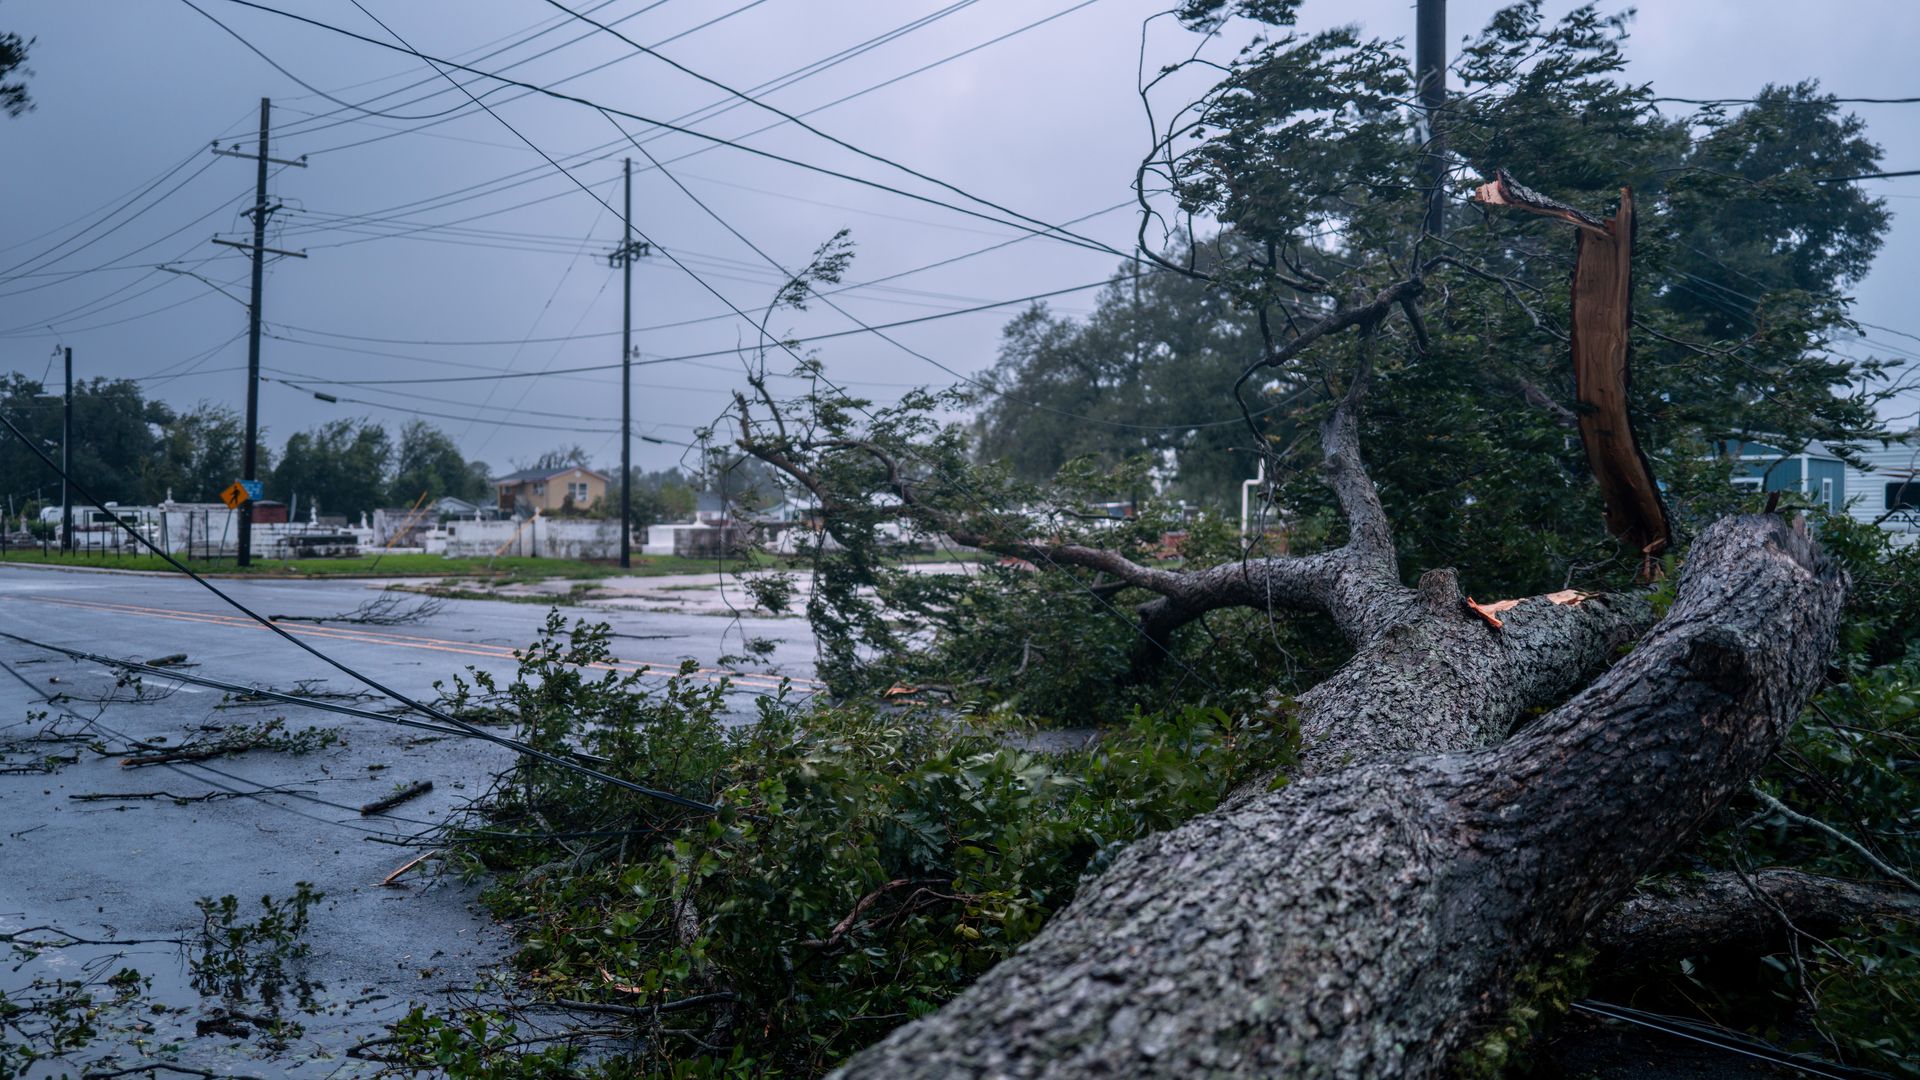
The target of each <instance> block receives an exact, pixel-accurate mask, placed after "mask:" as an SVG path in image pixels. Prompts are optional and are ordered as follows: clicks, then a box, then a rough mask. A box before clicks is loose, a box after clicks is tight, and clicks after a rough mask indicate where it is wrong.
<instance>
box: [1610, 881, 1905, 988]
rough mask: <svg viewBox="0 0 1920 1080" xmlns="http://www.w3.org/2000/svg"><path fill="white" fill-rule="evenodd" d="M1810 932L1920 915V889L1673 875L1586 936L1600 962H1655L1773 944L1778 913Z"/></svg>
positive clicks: (1778, 934) (1779, 932) (1780, 934)
mask: <svg viewBox="0 0 1920 1080" xmlns="http://www.w3.org/2000/svg"><path fill="white" fill-rule="evenodd" d="M1782 915H1785V917H1786V918H1787V919H1789V920H1791V921H1792V923H1793V925H1794V926H1795V927H1796V928H1798V929H1799V930H1801V931H1803V932H1805V933H1809V934H1825V933H1831V932H1833V931H1836V930H1840V929H1843V928H1845V927H1847V926H1849V925H1851V924H1854V923H1858V922H1862V921H1865V920H1868V919H1902V920H1905V921H1908V922H1920V894H1915V893H1914V892H1912V891H1911V890H1909V889H1906V888H1903V887H1898V886H1892V885H1881V884H1874V883H1868V882H1860V881H1844V880H1841V879H1839V878H1830V877H1822V876H1820V875H1818V874H1808V873H1805V872H1803V871H1799V870H1788V869H1772V870H1759V871H1755V872H1754V873H1751V874H1747V875H1744V876H1743V875H1740V874H1733V873H1716V874H1708V875H1706V876H1705V877H1700V878H1676V879H1673V880H1669V881H1662V882H1659V883H1658V884H1656V885H1654V886H1652V887H1650V888H1645V889H1642V890H1641V891H1640V892H1638V893H1636V894H1634V896H1633V897H1632V898H1631V899H1629V900H1628V901H1627V902H1626V903H1624V904H1622V905H1620V906H1619V907H1617V908H1615V909H1614V910H1613V912H1612V913H1611V914H1609V915H1608V916H1607V917H1606V918H1604V919H1602V920H1600V923H1599V924H1598V925H1597V926H1595V927H1594V928H1593V931H1592V933H1590V934H1589V935H1588V937H1587V940H1588V941H1589V942H1590V943H1591V944H1593V945H1594V946H1595V947H1597V948H1598V949H1599V950H1600V954H1601V956H1600V959H1601V961H1602V963H1606V964H1614V965H1617V964H1622V963H1655V962H1659V961H1663V960H1673V959H1678V958H1680V957H1685V956H1695V955H1698V954H1700V953H1708V952H1719V951H1722V950H1730V949H1743V950H1748V951H1752V952H1765V951H1769V950H1771V949H1774V948H1777V947H1778V946H1779V943H1780V942H1781V941H1782V940H1783V939H1784V938H1785V936H1786V934H1787V933H1788V931H1787V928H1786V927H1785V926H1783V925H1782V924H1781V916H1782Z"/></svg>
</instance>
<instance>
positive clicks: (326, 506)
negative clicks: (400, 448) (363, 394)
mask: <svg viewBox="0 0 1920 1080" xmlns="http://www.w3.org/2000/svg"><path fill="white" fill-rule="evenodd" d="M392 462H393V440H392V439H391V438H390V437H389V436H388V435H387V429H386V428H383V427H381V426H380V425H379V424H376V423H373V422H372V421H368V420H334V421H330V422H328V423H325V424H322V425H320V426H319V427H317V428H314V429H313V430H311V431H301V432H296V433H294V434H293V435H292V436H291V437H289V438H288V439H287V446H286V449H285V451H283V452H282V454H281V456H280V464H279V465H278V466H276V467H275V468H274V470H273V477H272V479H271V480H269V481H268V483H267V493H268V494H269V495H270V496H271V497H272V498H275V499H279V500H281V501H282V502H287V501H290V500H291V499H292V498H293V497H294V496H295V495H298V496H299V497H300V500H301V502H302V503H303V504H305V505H308V506H313V507H317V508H318V509H319V511H320V512H321V513H324V514H345V515H347V516H348V517H356V516H358V515H359V514H360V513H362V512H371V511H372V510H373V509H375V508H376V507H379V506H381V505H383V504H385V503H386V501H387V477H388V475H389V473H390V471H391V465H392ZM412 501H413V500H412V499H411V498H409V499H408V500H407V502H408V503H409V504H411V503H412Z"/></svg>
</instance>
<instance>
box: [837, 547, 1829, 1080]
mask: <svg viewBox="0 0 1920 1080" xmlns="http://www.w3.org/2000/svg"><path fill="white" fill-rule="evenodd" d="M1843 592H1844V580H1843V575H1842V574H1841V573H1840V572H1839V571H1838V570H1837V569H1836V568H1834V567H1833V566H1832V565H1831V564H1829V563H1828V562H1827V561H1826V560H1824V559H1823V558H1821V557H1820V556H1819V555H1818V554H1817V553H1816V552H1815V550H1814V549H1813V546H1812V544H1811V542H1810V541H1809V540H1808V539H1807V538H1806V536H1805V535H1804V534H1803V533H1801V532H1799V531H1797V530H1794V529H1790V528H1789V527H1788V526H1787V525H1786V523H1784V522H1782V521H1781V520H1779V519H1778V518H1773V517H1762V516H1749V517H1743V518H1734V519H1728V520H1725V521H1722V522H1719V523H1717V524H1715V525H1714V526H1712V527H1711V528H1709V529H1708V530H1707V531H1706V532H1705V533H1703V534H1702V536H1701V537H1700V539H1699V540H1698V541H1697V542H1696V543H1695V545H1694V547H1693V550H1692V552H1691V553H1690V556H1689V559H1688V562H1687V566H1686V571H1685V575H1684V577H1683V579H1682V581H1681V583H1680V591H1679V595H1678V598H1677V600H1676V602H1675V604H1674V606H1673V608H1672V609H1671V610H1670V612H1669V613H1668V615H1667V617H1666V618H1665V619H1664V620H1662V621H1661V623H1660V624H1659V625H1658V626H1656V627H1655V628H1654V629H1653V631H1651V632H1650V633H1649V634H1648V635H1647V637H1646V638H1645V639H1643V640H1642V641H1641V642H1640V643H1639V644H1638V645H1637V646H1636V647H1635V649H1634V651H1633V652H1632V653H1631V654H1629V655H1628V656H1627V657H1626V658H1625V659H1624V660H1622V661H1620V662H1619V663H1618V664H1616V665H1615V666H1614V667H1613V668H1612V669H1611V670H1610V671H1608V672H1607V673H1606V674H1605V675H1604V676H1602V677H1601V678H1600V679H1599V680H1598V681H1596V682H1595V683H1593V685H1591V686H1589V687H1588V688H1587V689H1586V690H1584V691H1583V692H1581V693H1580V694H1578V695H1577V696H1575V697H1574V698H1573V699H1572V700H1570V701H1568V702H1567V703H1566V704H1565V705H1562V706H1561V707H1560V708H1558V709H1555V710H1554V711H1553V712H1551V713H1549V714H1547V715H1546V716H1544V717H1542V718H1541V719H1539V720H1538V721H1535V722H1534V723H1533V724H1531V725H1530V726H1528V727H1527V728H1525V729H1523V730H1522V731H1521V732H1520V733H1519V734H1517V735H1516V736H1514V737H1513V738H1511V739H1509V740H1507V741H1506V742H1504V743H1501V744H1499V745H1496V746H1492V747H1488V748H1486V749H1482V750H1478V751H1473V752H1464V753H1462V752H1451V753H1438V754H1428V755H1420V756H1412V757H1407V756H1403V755H1401V754H1398V753H1394V752H1392V751H1391V750H1388V751H1386V752H1384V753H1382V754H1381V755H1379V756H1369V749H1370V747H1369V745H1368V744H1367V743H1364V742H1362V743H1356V744H1351V745H1347V746H1345V747H1342V739H1341V736H1340V734H1339V723H1338V715H1339V714H1342V713H1345V712H1349V711H1351V709H1352V707H1354V706H1355V705H1356V704H1357V703H1358V698H1357V695H1360V694H1364V693H1366V692H1367V683H1366V681H1365V680H1364V679H1357V681H1356V683H1355V685H1354V687H1353V688H1351V689H1348V690H1346V691H1343V692H1341V693H1339V694H1332V693H1329V694H1325V695H1322V696H1321V697H1319V698H1318V699H1317V700H1314V701H1309V700H1307V699H1306V698H1303V699H1302V702H1301V709H1302V713H1303V726H1304V724H1305V722H1306V718H1305V714H1306V713H1308V712H1309V711H1314V712H1318V713H1321V714H1333V715H1331V716H1329V715H1322V716H1321V717H1318V718H1317V719H1318V720H1319V722H1320V723H1321V724H1322V725H1323V726H1324V727H1325V729H1326V731H1327V733H1328V734H1327V737H1326V739H1325V745H1326V747H1327V748H1328V750H1329V753H1330V755H1332V756H1331V757H1330V758H1325V759H1323V761H1324V762H1325V764H1323V766H1322V768H1321V770H1320V771H1319V773H1318V774H1317V775H1313V776H1309V777H1307V778H1305V779H1303V780H1299V781H1296V782H1294V783H1292V784H1289V785H1288V786H1286V787H1284V788H1281V789H1280V790H1278V791H1256V792H1251V793H1246V794H1244V795H1243V796H1242V797H1241V798H1239V799H1236V800H1234V801H1233V802H1232V803H1231V804H1230V805H1229V806H1227V807H1225V808H1223V809H1222V810H1218V811H1215V812H1213V813H1210V814H1205V815H1202V816H1200V817H1198V818H1195V819H1193V820H1192V821H1190V822H1188V823H1187V824H1185V825H1183V826H1181V827H1179V828H1177V829H1174V830H1172V831H1170V832H1167V833H1163V834H1160V835H1157V836H1154V837H1150V838H1148V839H1146V840H1144V841H1141V842H1139V843H1137V844H1135V845H1134V846H1133V847H1131V848H1130V849H1129V850H1128V851H1126V852H1125V853H1124V854H1122V855H1121V856H1120V857H1119V858H1118V859H1117V860H1116V861H1115V863H1114V865H1113V866H1112V868H1111V869H1109V870H1108V871H1107V872H1106V873H1104V874H1102V875H1101V876H1100V877H1098V878H1096V879H1094V880H1092V881H1090V882H1088V883H1087V884H1085V885H1084V886H1083V887H1082V889H1081V891H1080V894H1079V895H1078V896H1077V897H1076V898H1075V899H1074V901H1073V903H1072V904H1071V905H1069V906H1068V907H1067V908H1066V909H1065V910H1064V911H1062V912H1061V913H1060V914H1058V915H1056V916H1055V917H1054V919H1053V920H1052V921H1051V922H1049V923H1048V925H1047V927H1046V928H1045V929H1044V930H1042V931H1041V933H1040V934H1039V936H1038V937H1036V938H1035V939H1034V940H1033V941H1032V942H1030V943H1029V944H1028V945H1027V946H1026V947H1024V948H1023V949H1022V950H1021V951H1020V952H1019V953H1017V954H1016V955H1015V956H1013V957H1012V958H1010V959H1008V960H1007V961H1005V962H1003V963H1002V964H1000V965H999V966H998V967H996V968H995V969H993V970H992V971H990V972H988V973H987V974H986V975H985V976H983V977H982V978H981V979H980V980H979V981H978V982H977V983H975V984H974V985H973V986H972V987H971V988H969V989H968V990H967V991H966V992H965V993H963V994H962V995H961V996H960V997H959V998H957V999H955V1000H954V1001H953V1002H951V1003H949V1004H948V1005H947V1006H946V1007H945V1008H944V1009H942V1010H941V1011H940V1012H938V1013H936V1014H934V1015H933V1016H930V1017H927V1018H925V1019H922V1020H920V1021H917V1022H915V1023H913V1024H910V1025H908V1026H906V1027H903V1028H901V1029H899V1030H897V1031H896V1032H894V1033H893V1034H892V1035H891V1036H889V1037H888V1038H887V1039H885V1040H884V1041H882V1042H881V1043H879V1044H877V1045H876V1046H874V1047H871V1048H869V1049H868V1050H867V1051H865V1052H863V1053H862V1054H860V1055H858V1056H856V1057H855V1058H853V1059H852V1060H851V1061H849V1062H848V1063H847V1064H846V1065H845V1066H844V1068H843V1069H842V1071H841V1073H840V1075H843V1076H846V1077H862V1078H864V1077H888V1078H893V1077H934V1076H938V1077H954V1076H958V1077H968V1076H996V1077H998V1076H1006V1077H1028V1076H1041V1075H1047V1076H1094V1075H1100V1076H1183V1077H1184V1076H1194V1075H1208V1076H1273V1075H1285V1076H1302V1077H1376V1076H1396V1077H1431V1076H1436V1075H1440V1074H1441V1073H1442V1072H1444V1070H1445V1069H1446V1067H1447V1065H1448V1063H1449V1061H1450V1060H1452V1059H1453V1058H1454V1056H1455V1055H1456V1054H1457V1053H1459V1052H1460V1051H1461V1050H1462V1049H1463V1048H1465V1047H1466V1046H1468V1045H1469V1044H1470V1040H1471V1039H1472V1038H1473V1037H1474V1035H1475V1032H1476V1030H1477V1025H1478V1024H1481V1023H1485V1022H1488V1021H1490V1020H1491V1019H1492V1018H1493V1017H1495V1016H1496V1015H1498V1013H1499V1012H1500V1011H1501V1010H1502V1009H1504V1007H1505V1005H1506V1003H1507V999H1508V995H1509V994H1510V992H1511V988H1512V986H1513V985H1514V982H1515V978H1516V976H1517V975H1518V974H1519V973H1520V972H1522V971H1524V970H1526V969H1527V968H1528V967H1530V966H1532V965H1534V964H1537V963H1540V962H1543V961H1545V960H1546V959H1548V958H1549V957H1551V955H1553V953H1554V952H1555V951H1556V950H1560V949H1564V948H1566V947H1567V946H1569V945H1571V944H1572V943H1573V942H1574V941H1576V940H1577V939H1578V937H1579V936H1580V934H1581V933H1582V932H1583V931H1584V930H1585V929H1586V927H1587V926H1588V924H1589V923H1591V922H1592V921H1593V920H1594V919H1595V918H1597V917H1598V916H1599V915H1601V914H1603V913H1605V912H1607V911H1609V910H1611V909H1612V908H1613V907H1614V905H1616V904H1617V903H1618V902H1619V901H1620V900H1621V899H1622V898H1624V897H1625V896H1626V894H1627V892H1628V891H1629V890H1630V889H1631V887H1632V886H1633V884H1634V882H1635V881H1636V880H1637V879H1638V878H1639V877H1640V876H1641V875H1642V874H1644V873H1646V872H1647V870H1648V869H1650V868H1651V867H1652V866H1653V865H1654V864H1655V863H1657V862H1658V860H1659V859H1660V858H1661V857H1662V856H1664V855H1665V854H1666V853H1667V852H1669V851H1670V850H1672V848H1673V847H1674V846H1675V845H1677V844H1678V843H1680V842H1681V841H1682V840H1684V839H1685V838H1686V837H1687V836H1689V835H1691V834H1692V832H1693V831H1694V830H1695V829H1696V828H1697V827H1698V825H1699V824H1700V822H1701V821H1703V820H1704V819H1705V818H1706V817H1707V816H1708V815H1709V814H1711V813H1712V812H1713V811H1715V810H1716V809H1717V808H1718V807H1720V806H1721V805H1723V804H1724V803H1725V802H1726V800H1727V799H1728V798H1730V797H1731V796H1732V795H1733V794H1735V793H1736V792H1737V791H1739V790H1741V789H1743V788H1744V787H1745V785H1746V782H1747V778H1748V777H1749V776H1751V775H1752V773H1753V772H1754V771H1755V770H1756V769H1758V768H1759V766H1760V765H1761V764H1762V763H1763V762H1764V761H1765V760H1766V756H1767V755H1768V754H1769V753H1771V752H1772V750H1773V748H1774V746H1775V745H1776V744H1777V743H1778V741H1779V739H1780V738H1781V736H1782V735H1783V734H1784V732H1785V731H1786V728H1787V726H1788V724H1790V723H1791V721H1792V719H1793V717H1794V716H1795V715H1796V713H1797V712H1798V711H1799V709H1800V707H1801V705H1802V703H1803V702H1804V700H1805V698H1806V695H1807V694H1808V693H1809V691H1810V690H1811V688H1812V686H1813V684H1814V683H1815V682H1816V681H1817V678H1818V675H1819V673H1820V671H1821V670H1822V665H1823V664H1824V663H1825V661H1826V657H1827V654H1828V652H1829V650H1830V649H1831V646H1832V642H1833V636H1834V632H1835V626H1836V623H1837V620H1838V617H1839V610H1840V601H1841V597H1842V594H1843ZM1549 606H1553V607H1555V609H1556V610H1560V611H1569V612H1574V611H1579V610H1581V609H1583V608H1586V607H1588V606H1590V605H1589V604H1584V603H1583V604H1580V605H1578V606H1575V607H1570V608H1568V607H1559V606H1555V605H1549ZM1519 612H1520V608H1515V609H1514V611H1513V613H1512V614H1513V615H1514V616H1515V617H1514V618H1512V619H1510V620H1509V627H1510V628H1511V627H1512V626H1513V625H1514V624H1516V623H1518V621H1519V619H1518V614H1519ZM1456 615H1457V617H1458V618H1459V619H1461V620H1463V621H1467V622H1471V623H1472V625H1474V626H1475V627H1477V628H1478V630H1479V631H1480V632H1482V633H1486V634H1492V633H1494V631H1492V630H1491V629H1490V628H1489V627H1487V626H1485V625H1484V624H1482V623H1479V622H1478V620H1476V619H1474V618H1473V617H1472V616H1471V615H1467V614H1465V613H1463V612H1458V611H1457V610H1456ZM1501 637H1502V639H1503V640H1505V639H1508V638H1510V637H1512V635H1511V633H1508V632H1502V633H1501ZM1350 666H1351V665H1350ZM1419 689H1420V690H1421V691H1422V693H1423V696H1424V699H1425V700H1424V702H1423V703H1420V704H1416V705H1414V706H1413V707H1412V711H1410V712H1407V713H1404V714H1403V715H1402V716H1401V717H1400V719H1401V722H1402V724H1403V725H1404V726H1409V727H1418V726H1419V725H1420V723H1421V720H1422V717H1423V716H1424V715H1425V714H1427V713H1429V712H1431V711H1432V710H1433V709H1434V708H1435V707H1436V705H1448V706H1452V705H1456V704H1457V703H1456V702H1454V701H1453V700H1452V699H1455V698H1457V697H1458V696H1460V695H1461V694H1462V693H1465V692H1470V691H1471V690H1473V689H1475V688H1474V687H1472V686H1469V685H1463V684H1460V683H1451V684H1449V683H1442V684H1439V685H1426V686H1423V687H1420V688H1419ZM1316 693H1318V691H1317V690H1316ZM1309 696H1311V695H1309ZM1342 750H1344V752H1345V753H1347V754H1348V755H1349V756H1350V757H1351V758H1352V760H1354V761H1355V762H1357V764H1354V765H1351V766H1349V767H1344V768H1341V767H1336V766H1334V765H1333V764H1332V761H1333V760H1337V757H1338V755H1339V753H1341V752H1342Z"/></svg>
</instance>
